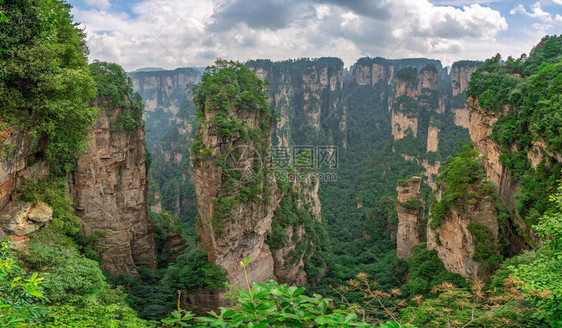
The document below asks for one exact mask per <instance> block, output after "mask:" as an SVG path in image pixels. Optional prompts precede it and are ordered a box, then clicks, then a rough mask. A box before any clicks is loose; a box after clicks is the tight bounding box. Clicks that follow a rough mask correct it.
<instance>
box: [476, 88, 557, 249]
mask: <svg viewBox="0 0 562 328" xmlns="http://www.w3.org/2000/svg"><path fill="white" fill-rule="evenodd" d="M467 106H468V109H469V110H470V139H471V141H472V142H473V144H474V146H475V148H478V149H479V150H480V152H481V154H482V156H483V160H484V163H485V164H484V169H485V171H486V175H487V176H488V179H489V180H490V181H492V182H493V183H494V184H495V185H496V186H497V188H498V195H499V198H500V200H501V202H502V204H504V205H505V206H506V208H507V209H508V210H509V212H510V213H511V214H512V221H513V222H512V223H513V224H514V225H515V227H517V228H513V229H510V230H517V229H519V230H521V231H523V232H524V233H525V234H527V235H529V236H530V237H531V238H532V239H533V242H534V243H535V244H537V245H540V243H541V241H540V239H539V238H538V237H537V236H536V235H535V233H534V232H533V231H532V229H531V226H529V225H528V224H527V223H526V222H525V221H524V220H523V219H522V218H521V217H519V215H518V213H517V209H516V196H517V195H518V194H520V193H521V188H520V186H519V184H518V182H517V180H515V179H514V178H513V176H512V173H511V172H510V171H509V169H507V168H506V167H505V166H504V165H503V164H502V163H501V162H500V155H501V146H500V145H498V144H497V143H495V142H494V141H493V140H492V139H491V137H490V136H491V134H492V132H493V125H494V123H495V122H496V121H497V120H498V119H499V118H500V117H501V116H502V115H504V114H505V112H506V111H507V110H509V109H508V107H507V106H506V107H504V109H503V112H490V111H484V110H482V108H480V106H479V104H478V100H477V99H474V98H468V99H467ZM546 148H547V147H546V146H545V144H544V143H542V142H541V140H536V141H534V142H533V145H532V149H531V150H530V151H527V158H529V161H530V163H531V166H532V167H535V166H536V165H537V164H538V163H540V162H542V160H544V159H545V156H549V157H550V158H552V159H554V160H556V161H558V162H559V163H562V161H560V160H558V158H557V154H554V153H552V152H550V151H549V150H547V149H546ZM511 151H516V149H515V148H514V149H511ZM558 156H559V155H558ZM560 159H561V160H562V158H560ZM512 235H513V236H514V239H513V240H510V242H511V243H512V244H513V245H519V246H514V248H518V249H529V248H530V245H528V243H525V242H523V241H521V240H520V239H521V237H520V236H518V235H517V233H513V234H512Z"/></svg>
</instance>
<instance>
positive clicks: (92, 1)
mask: <svg viewBox="0 0 562 328" xmlns="http://www.w3.org/2000/svg"><path fill="white" fill-rule="evenodd" d="M86 3H87V4H88V5H89V6H92V7H96V8H100V9H107V8H109V6H110V3H109V0H86Z"/></svg>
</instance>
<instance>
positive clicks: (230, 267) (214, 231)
mask: <svg viewBox="0 0 562 328" xmlns="http://www.w3.org/2000/svg"><path fill="white" fill-rule="evenodd" d="M257 97H259V95H257ZM200 110H201V111H202V112H203V113H204V114H205V118H204V120H202V121H201V126H200V128H199V132H198V136H197V141H196V142H197V143H198V144H200V148H199V150H198V151H196V153H195V154H194V155H193V156H195V158H194V168H195V170H194V171H195V172H194V173H195V192H196V194H197V205H198V209H199V217H198V220H197V222H196V228H197V235H198V236H199V238H200V247H201V248H202V249H203V250H204V251H205V252H206V253H207V254H208V256H209V261H210V262H211V263H213V264H217V265H220V266H222V267H223V268H225V269H226V270H227V272H228V278H229V282H230V284H233V285H235V286H238V287H244V286H245V284H246V281H245V277H244V271H243V268H242V266H241V265H240V262H241V261H244V260H245V259H247V258H251V261H250V263H249V265H248V267H247V268H246V270H247V274H248V279H249V280H250V281H252V282H265V281H267V280H269V279H274V278H275V276H274V269H273V268H274V264H273V256H272V254H271V251H270V249H269V246H268V244H267V243H265V240H266V238H267V234H268V232H269V231H270V229H271V221H272V218H273V211H274V210H275V207H276V204H277V200H276V199H275V192H274V189H273V188H274V183H275V182H274V181H272V180H271V179H270V178H267V177H268V172H267V167H266V166H265V165H264V164H265V163H267V158H268V155H267V151H266V150H267V148H268V147H269V145H270V144H271V143H270V133H271V130H270V127H269V126H268V124H267V123H268V121H267V120H268V118H267V117H268V116H267V114H266V113H264V112H262V111H253V112H252V111H249V110H241V111H238V110H237V109H235V108H230V109H228V112H225V113H222V114H221V115H226V117H231V118H232V119H233V120H237V121H239V122H240V124H241V129H243V130H244V131H252V130H253V131H256V133H253V134H252V136H251V137H250V136H247V135H246V134H245V135H244V136H243V135H242V134H243V133H242V131H237V132H234V133H233V134H232V135H225V134H221V133H220V132H219V131H218V128H217V126H216V125H215V124H214V123H213V122H214V118H215V116H216V115H218V114H219V111H222V110H224V109H222V108H216V107H212V106H209V107H208V108H205V107H204V108H201V109H200ZM203 149H205V151H204V152H203ZM253 178H256V179H257V180H253ZM244 188H245V189H244ZM250 188H252V189H253V190H255V193H256V194H255V195H253V196H252V197H251V198H249V197H245V198H239V197H238V195H240V193H241V192H245V191H242V189H244V190H246V189H248V190H249V189H250ZM266 200H267V201H266ZM216 301H217V303H218V302H219V301H220V300H216Z"/></svg>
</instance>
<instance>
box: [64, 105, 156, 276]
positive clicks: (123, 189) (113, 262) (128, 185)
mask: <svg viewBox="0 0 562 328" xmlns="http://www.w3.org/2000/svg"><path fill="white" fill-rule="evenodd" d="M101 103H102V100H101V99H99V98H98V99H97V101H96V104H101ZM98 107H101V108H100V109H101V115H100V116H99V118H98V119H97V121H96V122H95V123H94V125H93V126H92V127H91V128H90V131H89V135H88V136H89V137H90V138H91V142H90V145H89V147H88V149H87V150H86V151H85V152H84V153H83V155H82V156H81V157H80V159H79V160H78V161H77V163H76V170H74V171H73V172H71V173H70V174H69V175H68V184H69V188H70V194H71V196H72V198H73V199H74V204H75V208H76V213H77V214H78V216H79V217H80V218H81V219H82V223H83V231H84V233H85V234H86V235H89V234H92V233H94V232H97V231H101V232H102V236H103V237H101V238H100V239H99V240H98V243H99V245H100V246H101V248H102V250H101V258H102V263H101V268H102V269H103V270H107V271H109V272H111V273H112V274H114V275H118V274H136V273H137V267H139V266H146V267H148V268H155V267H156V248H155V245H154V238H153V235H152V232H153V231H152V225H151V224H150V221H149V219H148V213H147V206H146V196H147V186H146V183H147V179H146V163H145V142H144V128H143V125H142V123H141V122H139V126H138V127H137V128H134V129H131V130H127V129H125V128H124V127H121V126H119V125H118V124H117V123H116V122H117V119H118V117H119V116H120V115H121V114H123V111H124V110H125V109H123V108H112V107H111V106H107V105H106V106H99V105H98ZM139 110H140V109H139ZM138 115H139V116H138V117H140V113H138Z"/></svg>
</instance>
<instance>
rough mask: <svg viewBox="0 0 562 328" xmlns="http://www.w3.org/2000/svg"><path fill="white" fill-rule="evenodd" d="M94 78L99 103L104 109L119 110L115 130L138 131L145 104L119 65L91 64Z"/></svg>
mask: <svg viewBox="0 0 562 328" xmlns="http://www.w3.org/2000/svg"><path fill="white" fill-rule="evenodd" d="M90 71H91V73H92V77H93V78H94V81H95V82H96V87H97V90H98V98H97V99H96V100H97V103H96V104H95V105H96V106H98V107H102V108H117V109H119V113H118V114H117V120H116V122H115V126H114V128H116V129H118V130H121V129H124V130H136V129H138V128H139V127H141V126H142V123H143V121H142V111H143V108H144V104H143V103H142V97H141V96H140V94H139V93H138V92H135V93H133V88H132V86H131V79H130V78H129V76H128V75H127V73H125V71H124V70H123V68H122V67H121V66H119V65H117V64H112V63H106V62H98V61H96V62H94V63H92V64H90Z"/></svg>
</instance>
